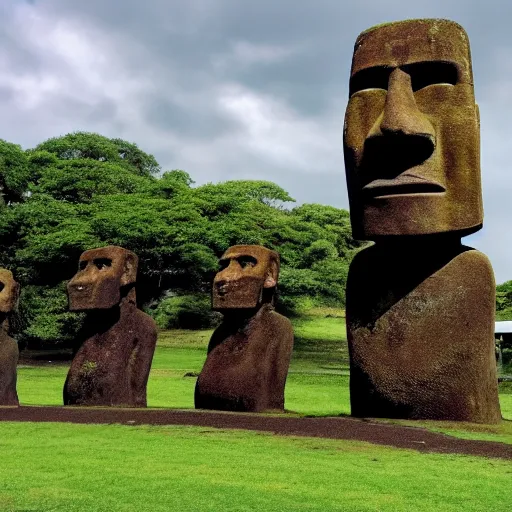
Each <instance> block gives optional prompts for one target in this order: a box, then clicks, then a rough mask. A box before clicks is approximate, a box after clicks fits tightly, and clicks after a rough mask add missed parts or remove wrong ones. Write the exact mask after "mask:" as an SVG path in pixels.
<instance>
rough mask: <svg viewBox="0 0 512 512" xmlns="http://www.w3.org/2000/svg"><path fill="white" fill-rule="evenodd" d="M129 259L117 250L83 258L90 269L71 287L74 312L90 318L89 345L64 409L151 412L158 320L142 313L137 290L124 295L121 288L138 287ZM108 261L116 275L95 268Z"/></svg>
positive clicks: (74, 368) (75, 365) (74, 370)
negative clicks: (84, 407) (150, 385)
mask: <svg viewBox="0 0 512 512" xmlns="http://www.w3.org/2000/svg"><path fill="white" fill-rule="evenodd" d="M125 253H128V251H125V250H124V249H121V248H112V247H108V248H102V249H95V250H92V251H86V252H85V253H84V254H83V255H82V257H81V262H85V263H86V265H85V266H84V268H83V269H80V270H79V272H78V273H77V275H76V276H75V277H74V278H73V279H72V280H71V281H70V283H69V285H68V290H69V294H70V305H71V307H72V308H73V309H74V310H77V311H88V314H87V318H86V327H85V332H84V338H85V341H84V342H83V343H82V345H81V346H80V348H79V350H78V352H77V353H76V355H75V357H74V358H73V361H72V363H71V367H70V369H69V372H68V376H67V379H66V383H65V385H64V405H105V406H125V407H146V386H147V381H148V377H149V371H150V369H151V362H152V360H153V354H154V351H155V345H156V338H157V332H156V326H155V323H154V321H153V319H152V318H151V317H150V316H149V315H146V314H145V313H143V312H142V311H140V310H139V309H137V306H136V305H135V299H134V290H133V289H131V290H130V292H128V294H127V295H124V296H122V295H123V294H122V293H119V289H120V287H123V286H127V285H132V284H133V283H134V281H135V273H134V272H133V269H132V270H126V269H125V268H124V267H123V264H122V263H121V262H122V261H123V260H124V259H126V254H125ZM129 254H131V255H133V253H129ZM133 256H135V255H133ZM104 260H110V262H111V265H110V266H111V268H110V269H106V270H103V269H99V268H95V262H98V261H100V262H101V261H104ZM134 261H135V262H136V260H134ZM118 265H119V267H118V268H117V266H118ZM135 265H136V263H135ZM101 272H105V274H106V273H107V272H110V273H112V274H113V275H112V276H106V277H105V276H104V275H102V274H101ZM129 272H131V273H132V277H130V278H129V279H128V281H129V282H126V281H127V279H126V278H125V277H123V275H124V274H126V273H129ZM110 278H112V279H111V282H108V279H110ZM116 283H117V288H116ZM115 290H117V295H116V294H115V293H114V291H115ZM112 295H114V297H112ZM118 301H119V303H117V302H118Z"/></svg>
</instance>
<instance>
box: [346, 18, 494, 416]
mask: <svg viewBox="0 0 512 512" xmlns="http://www.w3.org/2000/svg"><path fill="white" fill-rule="evenodd" d="M479 143H480V140H479V112H478V107H477V105H476V104H475V98H474V91H473V77H472V70H471V57H470V51H469V41H468V37H467V35H466V33H465V31H464V30H463V29H462V27H460V25H458V24H456V23H454V22H451V21H447V20H408V21H404V22H397V23H390V24H387V25H383V26H379V27H376V28H374V29H370V30H368V31H366V32H364V33H362V34H361V35H360V36H359V37H358V39H357V41H356V44H355V48H354V57H353V62H352V71H351V77H350V98H349V103H348V106H347V111H346V114H345V128H344V152H345V167H346V174H347V186H348V191H349V200H350V212H351V222H352V230H353V234H354V237H355V238H358V239H363V240H373V241H374V242H375V245H374V246H372V247H369V248H367V249H364V250H363V251H361V252H360V253H359V254H357V255H356V257H355V258H354V260H353V262H352V264H351V267H350V271H349V278H348V284H347V334H348V340H349V349H350V360H351V377H350V394H351V407H352V414H353V415H355V416H369V417H371V416H374V417H375V416H376V417H397V418H412V419H420V418H421V419H445V420H459V421H474V422H481V423H496V422H498V421H500V419H501V414H500V409H499V401H498V392H497V378H496V364H495V356H494V336H493V328H494V313H495V312H494V308H495V283H494V275H493V272H492V268H491V265H490V263H489V261H488V259H487V258H486V257H485V256H484V255H483V254H481V253H479V252H478V251H475V250H474V249H471V248H469V247H464V246H463V245H462V244H461V237H462V236H465V235H467V234H470V233H473V232H475V231H477V230H478V229H480V228H481V226H482V222H483V210H482V195H481V185H480V158H479V157H480V147H479Z"/></svg>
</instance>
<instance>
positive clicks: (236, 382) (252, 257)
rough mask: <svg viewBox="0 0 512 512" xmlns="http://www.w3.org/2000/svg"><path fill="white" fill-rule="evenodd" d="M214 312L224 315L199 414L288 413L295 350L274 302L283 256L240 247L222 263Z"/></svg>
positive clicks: (199, 392)
mask: <svg viewBox="0 0 512 512" xmlns="http://www.w3.org/2000/svg"><path fill="white" fill-rule="evenodd" d="M220 268H221V269H220V271H219V272H218V274H217V275H216V276H215V279H214V281H213V290H212V307H213V309H214V310H216V311H220V312H222V313H223V315H224V319H223V322H222V324H221V325H220V326H219V327H218V328H217V329H216V330H215V332H214V333H213V335H212V338H211V340H210V344H209V346H208V355H207V358H206V362H205V363H204V366H203V369H202V371H201V373H200V375H199V378H198V379H197V383H196V389H195V406H196V408H197V409H218V410H226V411H246V412H261V411H271V410H274V411H282V410H284V387H285V383H286V377H287V375H288V367H289V365H290V358H291V354H292V349H293V329H292V325H291V323H290V321H289V320H288V319H287V318H285V317H284V316H282V315H280V314H279V313H276V312H275V311H274V307H273V298H274V293H275V289H276V285H277V281H278V276H279V255H278V253H277V252H275V251H271V250H269V249H267V248H265V247H262V246H259V245H235V246H233V247H230V248H229V249H228V250H227V251H226V252H225V253H224V254H223V256H222V257H221V259H220Z"/></svg>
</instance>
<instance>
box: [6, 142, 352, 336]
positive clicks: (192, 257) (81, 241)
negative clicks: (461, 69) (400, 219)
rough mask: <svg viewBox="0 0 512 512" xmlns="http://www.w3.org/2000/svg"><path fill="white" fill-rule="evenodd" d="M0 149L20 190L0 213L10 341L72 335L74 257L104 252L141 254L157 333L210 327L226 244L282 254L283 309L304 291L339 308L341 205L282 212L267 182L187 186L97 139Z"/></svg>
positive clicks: (280, 193) (125, 148)
mask: <svg viewBox="0 0 512 512" xmlns="http://www.w3.org/2000/svg"><path fill="white" fill-rule="evenodd" d="M2 148H4V150H3V149H2ZM2 151H4V153H5V154H9V155H11V156H10V157H9V158H10V159H7V157H6V159H5V162H7V161H9V162H11V163H10V164H9V165H10V167H9V169H10V171H9V172H10V173H11V175H12V176H13V178H12V179H11V181H9V183H19V184H22V186H21V185H20V186H21V188H20V187H18V185H16V186H17V187H18V188H15V187H14V188H13V190H14V189H16V194H17V196H16V195H15V194H14V193H13V194H14V195H12V197H15V196H16V197H17V198H18V199H19V201H10V202H8V204H7V205H6V207H5V208H4V211H3V214H2V216H0V265H1V266H4V267H7V268H9V269H11V270H13V271H14V273H15V276H16V278H17V279H18V280H19V281H20V283H21V284H22V288H23V289H24V292H23V293H22V297H21V309H22V315H21V316H22V319H23V321H22V326H23V327H22V329H21V332H20V333H19V334H18V337H19V338H20V339H21V340H24V341H25V342H27V343H31V344H34V343H36V342H38V343H46V344H51V343H52V342H53V343H65V342H67V341H68V340H71V339H73V336H74V333H75V332H76V329H77V328H78V327H79V324H80V322H79V321H78V320H77V318H78V317H77V315H75V314H74V313H70V312H68V311H67V305H66V296H65V282H66V281H67V280H69V279H70V278H71V277H72V276H73V275H74V273H75V271H76V264H77V260H78V257H79V255H80V253H81V252H83V251H84V250H87V249H91V248H94V247H101V246H104V245H119V246H122V247H125V248H127V249H130V250H132V251H134V252H135V253H136V254H137V255H138V256H139V275H138V280H137V298H138V301H139V303H140V305H141V306H142V305H151V308H150V311H151V312H152V313H151V314H153V315H154V316H155V318H156V319H157V321H158V323H159V324H160V325H162V326H166V327H170V326H185V325H190V326H191V327H195V328H196V327H201V326H207V325H211V322H212V321H213V320H212V319H213V317H212V314H211V312H210V305H209V299H208V298H207V297H208V295H209V292H210V286H211V281H212V278H213V276H214V274H215V272H216V270H217V261H218V258H219V256H220V255H221V254H222V253H223V252H224V251H225V250H226V249H227V248H228V247H230V246H231V245H235V244H261V245H264V246H266V247H269V248H272V249H276V250H277V251H278V252H279V253H280V254H281V265H282V271H281V277H280V294H281V299H282V304H283V306H284V307H286V308H287V309H288V310H290V311H293V309H294V303H295V302H297V301H300V300H302V299H301V298H304V297H306V296H307V297H311V298H312V300H314V301H315V302H317V303H325V304H336V305H340V306H343V304H344V288H345V282H346V274H347V269H348V262H349V260H350V259H351V257H352V254H353V253H354V251H356V250H357V249H358V247H359V244H358V243H356V242H355V241H354V240H353V239H352V237H351V230H350V222H349V216H348V213H347V212H346V211H344V210H339V209H337V208H334V207H332V206H324V205H318V204H306V205H301V206H298V207H296V208H293V209H289V208H286V207H285V206H286V204H287V203H291V202H293V199H292V198H291V197H290V196H289V194H288V193H287V192H286V191H285V190H283V189H282V188H281V187H279V186H278V185H276V184H275V183H271V182H267V181H248V180H243V181H227V182H224V183H217V184H213V183H208V184H206V185H202V186H199V187H194V186H193V185H194V182H193V180H192V178H191V177H190V176H189V175H188V174H187V173H186V172H185V171H183V170H173V171H168V172H164V173H163V174H162V175H161V176H159V177H158V176H155V174H156V173H157V172H158V171H159V169H160V167H159V166H158V163H157V162H156V161H155V159H154V158H153V157H152V156H151V155H148V154H146V153H144V152H143V151H142V150H140V149H139V148H138V147H137V146H136V145H135V144H132V143H128V142H126V141H122V140H120V139H109V138H107V137H103V136H101V135H98V134H91V133H83V132H78V133H72V134H68V135H65V136H63V137H58V138H54V139H49V140H47V141H46V142H43V143H41V144H39V145H38V146H37V147H36V148H35V149H31V150H28V151H26V152H23V150H21V148H19V147H18V146H15V145H12V144H11V145H9V143H4V145H3V146H2V145H0V153H1V152H2ZM6 168H7V167H6ZM0 171H1V169H0ZM6 172H7V171H6ZM4 174H5V173H4ZM0 178H1V175H0ZM15 178H16V179H15Z"/></svg>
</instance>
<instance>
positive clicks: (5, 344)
mask: <svg viewBox="0 0 512 512" xmlns="http://www.w3.org/2000/svg"><path fill="white" fill-rule="evenodd" d="M18 296H19V285H18V283H17V282H16V281H15V280H14V278H13V275H12V273H11V272H10V271H9V270H7V269H5V268H0V405H19V402H18V394H17V392H16V365H17V364H18V355H19V351H18V344H17V343H16V341H15V340H13V339H12V338H11V337H10V336H9V316H10V314H11V313H12V312H13V311H14V309H15V308H16V305H17V302H18Z"/></svg>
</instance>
